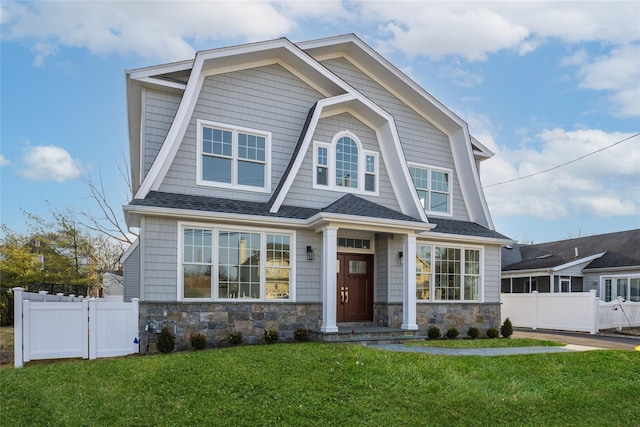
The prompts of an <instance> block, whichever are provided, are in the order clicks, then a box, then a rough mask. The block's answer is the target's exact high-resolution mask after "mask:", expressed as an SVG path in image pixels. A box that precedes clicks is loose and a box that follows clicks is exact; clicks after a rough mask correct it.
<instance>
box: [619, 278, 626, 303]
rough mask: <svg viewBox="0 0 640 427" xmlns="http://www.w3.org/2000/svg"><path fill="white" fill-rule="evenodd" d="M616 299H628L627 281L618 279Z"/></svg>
mask: <svg viewBox="0 0 640 427" xmlns="http://www.w3.org/2000/svg"><path fill="white" fill-rule="evenodd" d="M616 282H617V285H618V286H617V289H616V291H617V295H616V297H621V298H627V279H617V280H616Z"/></svg>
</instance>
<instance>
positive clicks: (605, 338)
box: [512, 328, 640, 350]
mask: <svg viewBox="0 0 640 427" xmlns="http://www.w3.org/2000/svg"><path fill="white" fill-rule="evenodd" d="M512 336H513V337H514V338H535V339H539V340H550V341H559V342H563V343H565V344H569V345H580V346H585V347H596V348H607V349H616V350H634V349H635V348H636V346H640V337H637V336H636V337H634V336H628V335H615V334H596V335H591V334H588V333H582V332H563V331H549V330H540V329H536V330H535V331H534V330H532V329H521V328H514V330H513V335H512Z"/></svg>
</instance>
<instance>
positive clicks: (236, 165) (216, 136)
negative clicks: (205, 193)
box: [197, 120, 271, 191]
mask: <svg viewBox="0 0 640 427" xmlns="http://www.w3.org/2000/svg"><path fill="white" fill-rule="evenodd" d="M270 143H271V134H270V133H268V132H261V131H257V130H253V129H246V128H239V127H233V126H228V125H223V124H220V123H213V122H206V121H204V120H198V155H199V156H198V164H197V174H198V175H197V183H198V185H207V186H214V187H223V188H233V189H240V190H251V191H269V190H270V183H269V176H270V173H269V153H270V151H271V150H270V149H269V146H270Z"/></svg>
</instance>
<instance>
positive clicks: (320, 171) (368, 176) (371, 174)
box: [313, 131, 378, 194]
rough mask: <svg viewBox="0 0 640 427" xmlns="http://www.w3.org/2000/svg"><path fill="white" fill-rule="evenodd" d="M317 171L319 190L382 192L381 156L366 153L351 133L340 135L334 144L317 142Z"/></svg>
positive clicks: (315, 162) (316, 179) (315, 180)
mask: <svg viewBox="0 0 640 427" xmlns="http://www.w3.org/2000/svg"><path fill="white" fill-rule="evenodd" d="M314 169H315V176H314V180H313V184H314V187H316V188H330V189H333V190H337V191H349V192H363V193H375V194H377V192H378V153H377V152H374V151H368V150H365V149H363V148H362V143H361V142H360V141H359V140H358V138H357V137H356V136H355V135H354V134H352V133H351V132H349V131H344V132H340V133H338V134H336V135H335V136H334V138H333V142H332V143H331V144H329V143H326V142H319V141H315V142H314ZM332 177H333V178H332Z"/></svg>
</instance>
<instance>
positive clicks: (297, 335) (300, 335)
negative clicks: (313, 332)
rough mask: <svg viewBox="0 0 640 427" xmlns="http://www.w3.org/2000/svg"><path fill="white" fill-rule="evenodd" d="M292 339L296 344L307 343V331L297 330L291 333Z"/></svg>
mask: <svg viewBox="0 0 640 427" xmlns="http://www.w3.org/2000/svg"><path fill="white" fill-rule="evenodd" d="M293 338H294V339H295V340H296V341H298V342H305V341H309V331H308V330H307V329H305V328H298V329H296V330H295V331H293Z"/></svg>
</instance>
